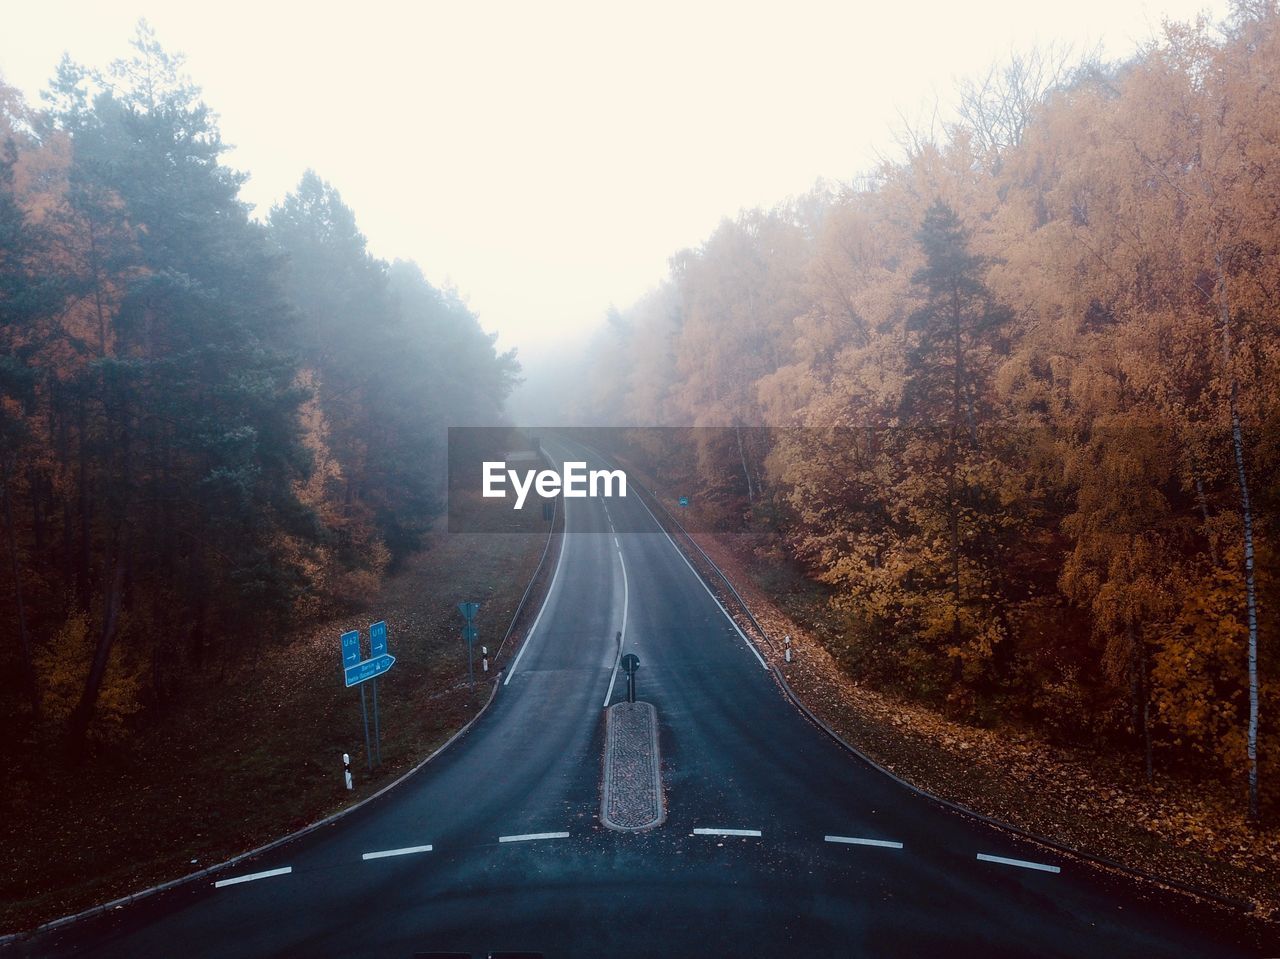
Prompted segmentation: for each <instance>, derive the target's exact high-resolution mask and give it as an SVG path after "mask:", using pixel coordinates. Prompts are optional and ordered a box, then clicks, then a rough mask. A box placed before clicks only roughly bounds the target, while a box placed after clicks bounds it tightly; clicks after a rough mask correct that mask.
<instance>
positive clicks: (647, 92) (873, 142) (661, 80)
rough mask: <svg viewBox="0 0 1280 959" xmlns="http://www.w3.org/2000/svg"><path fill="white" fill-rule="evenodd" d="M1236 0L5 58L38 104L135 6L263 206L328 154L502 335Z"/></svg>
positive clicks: (757, 10) (246, 31)
mask: <svg viewBox="0 0 1280 959" xmlns="http://www.w3.org/2000/svg"><path fill="white" fill-rule="evenodd" d="M1226 6H1227V4H1226V0H1214V2H1203V0H1072V2H1070V3H1056V2H1055V3H1045V2H1039V0H1020V2H1003V0H1002V2H986V3H984V2H976V3H956V2H954V0H952V2H933V0H916V2H911V3H902V2H894V0H878V2H874V3H866V2H863V3H854V2H845V3H833V4H819V3H807V2H796V0H791V2H785V3H784V2H779V3H776V4H771V5H757V4H750V3H746V2H742V0H739V2H733V3H716V4H698V3H694V2H688V0H686V2H682V3H680V2H677V3H668V2H665V0H661V2H654V0H632V2H629V3H626V4H614V3H605V2H601V0H594V2H585V3H573V4H561V3H530V2H524V3H509V4H505V3H504V4H493V3H480V2H465V0H462V2H449V3H435V2H419V3H380V2H370V0H366V2H364V3H360V4H355V3H350V2H347V3H342V4H337V3H332V4H330V3H321V2H309V3H305V4H302V3H299V4H293V3H289V4H286V3H277V2H270V0H257V2H254V3H245V2H241V0H224V2H218V3H194V2H168V3H162V2H155V0H110V2H107V0H99V2H87V0H86V2H65V0H62V2H60V0H40V2H38V3H28V4H22V5H17V4H13V5H10V6H9V9H8V10H6V12H5V13H4V15H3V20H4V24H3V28H2V29H0V74H3V75H4V77H5V78H6V79H7V80H8V82H10V83H12V84H15V85H16V86H18V87H19V88H20V89H22V90H23V91H24V92H25V93H26V94H27V96H28V99H29V100H31V101H32V102H33V103H35V102H38V101H37V95H38V92H39V90H40V89H41V88H42V87H43V86H44V85H45V83H46V81H47V80H48V78H49V77H50V76H51V75H52V72H53V69H54V66H55V64H56V63H57V61H58V59H59V57H60V56H61V55H62V53H63V52H64V51H66V52H69V53H70V54H71V55H72V57H73V58H74V59H76V60H78V61H80V62H82V63H86V64H89V65H92V66H105V65H106V63H107V62H108V61H110V60H111V59H113V58H114V57H117V56H120V55H123V54H124V53H125V52H126V50H127V42H128V39H129V37H130V36H131V35H132V33H133V25H134V22H135V21H136V20H137V19H138V17H146V18H147V19H148V20H150V22H151V23H152V25H153V26H154V27H155V29H156V32H157V34H158V35H159V38H160V40H161V42H162V43H164V44H165V46H166V47H167V48H168V49H170V50H175V51H181V52H183V53H185V54H186V55H187V58H188V64H187V65H188V69H189V71H190V73H191V75H192V77H193V79H194V80H195V81H196V82H197V83H199V84H200V85H201V86H203V87H204V91H205V96H206V99H207V100H208V102H209V104H210V105H211V106H212V107H213V108H214V109H215V110H216V111H218V113H219V114H221V125H222V130H223V135H224V138H225V139H226V140H227V141H228V142H229V143H232V144H235V150H234V151H233V152H232V153H231V154H230V155H229V162H230V163H231V164H233V165H235V166H237V167H239V168H241V169H245V170H247V171H249V172H250V173H251V174H252V179H251V180H250V181H249V184H248V186H247V188H246V193H245V195H246V198H247V199H249V200H250V201H252V202H254V203H256V204H257V205H258V212H259V213H260V214H265V212H266V211H267V209H269V207H270V206H271V204H272V203H274V202H275V201H277V200H278V199H279V198H280V197H281V196H283V194H284V193H285V192H287V191H288V190H289V189H291V188H292V187H293V186H294V185H295V184H296V183H297V181H298V179H299V177H300V176H301V174H302V172H303V170H304V169H306V168H307V167H313V168H314V169H316V170H317V171H318V172H319V173H320V175H321V176H323V177H325V178H326V179H328V180H330V181H331V182H333V183H334V185H335V186H337V187H338V189H339V190H340V191H341V192H342V194H343V197H344V199H345V200H346V201H347V203H349V204H350V205H351V206H352V207H353V208H354V209H355V211H356V215H357V217H358V219H359V222H360V226H361V228H362V229H363V230H364V232H365V233H366V235H367V236H368V237H369V241H370V246H371V248H372V250H373V251H374V253H376V254H377V255H379V256H383V257H386V258H388V259H390V258H393V257H405V258H412V259H415V260H417V261H418V262H419V263H420V264H421V266H422V267H423V269H424V271H425V272H426V274H427V276H428V277H429V278H430V279H432V280H433V281H434V282H437V283H443V282H446V281H449V282H452V283H453V284H455V285H456V286H457V287H458V288H459V289H460V290H461V292H462V293H463V294H464V295H465V296H466V297H467V299H468V300H469V302H470V303H471V305H472V307H473V308H474V309H475V310H476V311H477V312H478V313H479V314H480V318H481V322H482V323H483V325H484V326H485V327H486V328H487V329H489V330H497V331H499V332H500V334H501V340H500V342H501V343H502V344H503V345H506V346H518V347H521V349H522V352H523V353H525V354H526V356H530V357H536V355H537V354H538V353H540V352H542V349H541V348H540V347H545V344H546V343H547V342H548V341H550V340H552V339H554V338H557V337H559V336H560V335H563V334H564V333H568V332H572V331H580V330H583V329H584V328H586V327H589V326H591V325H594V324H595V323H596V322H597V321H598V320H599V319H600V317H601V315H602V314H603V312H604V310H605V308H606V307H607V306H608V305H609V304H610V303H616V304H617V305H619V306H625V305H628V304H629V303H630V302H632V301H633V300H635V299H636V298H637V297H638V296H639V295H640V294H641V293H643V292H644V291H645V290H646V289H648V288H649V287H650V286H652V285H653V284H655V283H656V282H657V281H658V280H659V279H660V278H661V277H662V276H663V275H664V273H665V271H666V262H667V258H668V257H669V256H670V255H671V254H672V253H673V252H675V251H676V250H678V249H680V248H681V247H686V246H690V245H694V244H697V243H698V242H699V241H700V240H702V239H703V238H704V237H705V236H706V235H707V234H708V233H710V231H711V230H712V229H713V228H714V227H715V225H716V223H717V222H718V221H719V220H720V218H721V217H722V216H725V215H732V214H734V213H736V212H737V211H738V210H739V209H741V208H744V207H751V206H757V205H764V206H771V205H773V204H774V203H776V202H778V201H779V200H782V199H783V198H785V197H786V196H788V195H791V194H796V193H801V192H804V191H805V190H807V189H808V188H809V187H811V186H812V185H813V183H814V182H815V180H816V179H817V178H818V177H826V178H828V179H834V180H846V179H849V178H850V177H852V176H854V175H855V174H857V173H859V172H863V171H865V170H867V169H869V168H870V167H871V166H872V165H873V163H874V159H875V156H876V155H877V153H891V152H892V151H893V149H894V146H893V143H894V140H893V133H894V130H895V128H896V127H898V126H899V125H900V121H899V115H900V113H905V114H916V113H918V112H919V111H920V109H921V107H922V105H923V104H925V103H931V102H933V100H934V99H935V97H938V96H940V97H942V98H943V99H944V100H945V99H946V98H948V97H949V96H950V94H951V91H952V90H953V88H954V86H955V82H956V80H957V79H958V78H962V77H966V76H972V75H975V74H977V73H980V72H982V71H983V70H984V69H985V68H986V67H987V66H988V65H989V64H990V63H991V62H992V61H993V60H995V59H998V58H1002V57H1004V56H1005V55H1007V54H1008V52H1009V51H1010V50H1011V49H1013V48H1025V47H1027V46H1030V45H1032V44H1035V43H1037V42H1040V43H1044V42H1048V41H1051V40H1058V41H1066V42H1073V43H1075V44H1077V45H1080V46H1091V45H1093V44H1095V43H1101V44H1102V47H1103V51H1104V53H1105V54H1106V55H1107V56H1108V57H1120V56H1125V55H1127V54H1128V53H1130V52H1132V51H1133V50H1134V49H1136V48H1137V46H1138V45H1139V44H1141V43H1142V42H1144V41H1145V40H1148V39H1149V38H1150V37H1151V36H1152V35H1153V34H1154V32H1155V31H1156V30H1158V28H1159V24H1160V22H1161V20H1162V19H1163V18H1165V17H1170V18H1173V19H1177V20H1181V19H1189V18H1191V17H1193V16H1195V14H1196V13H1197V12H1198V11H1201V10H1206V11H1208V12H1209V13H1210V14H1211V15H1213V16H1214V17H1215V18H1218V17H1221V16H1222V15H1224V13H1225V11H1226Z"/></svg>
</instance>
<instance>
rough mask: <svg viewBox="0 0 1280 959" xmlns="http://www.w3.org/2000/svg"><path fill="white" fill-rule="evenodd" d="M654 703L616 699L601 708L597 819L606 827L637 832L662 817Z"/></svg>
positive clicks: (662, 805) (659, 821)
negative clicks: (601, 773) (601, 766)
mask: <svg viewBox="0 0 1280 959" xmlns="http://www.w3.org/2000/svg"><path fill="white" fill-rule="evenodd" d="M661 769H662V765H661V760H660V758H659V756H658V714H657V712H656V711H655V710H654V708H653V704H652V703H615V704H614V705H612V706H610V707H609V709H608V710H607V711H606V712H605V739H604V789H603V792H602V796H601V800H600V818H601V820H602V821H603V822H604V824H605V825H606V826H608V827H609V828H610V829H621V830H623V831H626V832H639V831H640V830H642V829H652V828H653V827H654V826H658V825H661V823H662V821H663V819H665V818H666V815H667V811H666V806H665V804H664V803H663V799H662V772H661Z"/></svg>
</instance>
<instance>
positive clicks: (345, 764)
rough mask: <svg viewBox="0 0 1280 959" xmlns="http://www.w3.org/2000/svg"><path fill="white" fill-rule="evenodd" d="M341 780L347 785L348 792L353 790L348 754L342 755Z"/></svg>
mask: <svg viewBox="0 0 1280 959" xmlns="http://www.w3.org/2000/svg"><path fill="white" fill-rule="evenodd" d="M342 778H343V781H344V782H346V784H347V791H348V792H350V791H351V790H352V789H354V788H355V786H354V785H353V784H352V782H351V756H350V754H348V753H343V754H342Z"/></svg>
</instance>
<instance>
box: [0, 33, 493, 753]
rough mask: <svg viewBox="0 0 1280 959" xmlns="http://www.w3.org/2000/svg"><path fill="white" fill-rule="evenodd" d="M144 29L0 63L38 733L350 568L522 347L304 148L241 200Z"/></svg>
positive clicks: (355, 583)
mask: <svg viewBox="0 0 1280 959" xmlns="http://www.w3.org/2000/svg"><path fill="white" fill-rule="evenodd" d="M134 46H135V53H134V55H133V56H132V57H131V58H129V59H126V60H122V61H120V62H117V63H116V64H114V65H113V67H112V68H111V70H110V71H109V72H107V73H104V74H98V73H95V72H93V71H89V70H86V69H84V68H81V67H79V66H77V65H76V64H74V63H72V62H71V61H70V60H64V61H63V63H62V66H61V67H60V69H59V71H58V75H57V78H56V79H55V81H54V82H53V83H52V84H51V86H50V88H49V90H48V92H47V94H46V100H47V102H46V104H45V105H44V107H43V108H42V109H35V108H33V107H31V106H28V105H26V104H24V103H23V102H22V101H21V100H20V99H19V97H18V95H17V93H16V92H15V91H14V90H13V89H11V88H7V87H4V86H0V147H2V150H3V152H2V153H0V341H2V348H0V490H2V492H3V520H4V530H3V533H4V539H3V549H4V582H3V587H2V588H3V594H2V595H3V600H2V603H3V609H4V618H5V625H4V630H5V633H6V635H8V636H11V637H12V641H10V642H7V643H6V644H5V649H4V652H3V656H4V663H5V666H4V675H5V680H4V687H3V700H2V701H3V704H4V705H3V715H4V716H6V717H7V720H13V719H14V718H16V719H17V721H18V726H17V731H16V735H17V736H18V738H19V741H21V742H24V743H26V744H27V747H28V748H36V747H40V748H39V750H38V753H40V754H44V755H54V756H57V755H60V754H63V751H64V750H65V752H66V754H67V755H70V756H76V755H78V754H83V752H84V750H85V748H86V747H87V746H92V745H102V744H110V743H111V742H113V741H117V740H120V739H123V738H125V737H127V736H128V735H130V732H131V730H135V729H137V728H138V724H139V723H141V724H144V725H149V726H154V725H155V724H156V723H158V722H160V721H161V718H162V717H164V716H166V715H169V714H170V713H171V712H172V710H173V709H174V708H175V707H176V706H177V704H179V703H180V701H181V694H182V692H183V690H184V688H186V686H187V684H189V682H190V681H191V679H192V677H196V676H201V675H203V674H204V673H207V672H208V669H207V668H206V667H205V664H208V663H211V662H214V661H218V662H224V661H225V658H224V657H225V655H233V654H235V653H236V652H237V650H239V651H243V650H246V649H250V648H252V646H253V645H255V644H258V643H261V642H263V641H268V640H270V639H271V637H272V636H273V635H275V634H276V633H278V632H280V631H287V629H288V627H290V626H291V625H292V624H294V623H296V622H298V621H300V620H304V619H306V618H308V617H310V618H314V617H315V616H316V615H318V614H319V613H320V612H322V611H324V610H326V609H329V610H332V609H339V608H343V606H344V604H346V605H349V604H350V603H351V602H352V601H353V600H355V599H358V598H359V597H361V596H363V595H364V594H366V593H367V592H368V590H369V589H370V588H371V586H372V585H374V584H376V583H377V582H378V581H379V579H380V578H381V577H382V576H383V574H384V573H386V572H388V571H393V570H394V569H395V568H397V566H398V565H399V564H400V563H402V562H403V561H404V560H405V558H406V557H407V556H409V555H410V554H412V553H413V552H414V551H415V550H417V549H418V548H419V547H420V545H421V539H422V535H423V533H424V532H425V531H426V530H427V529H428V528H429V527H430V525H431V523H432V522H433V519H434V518H435V517H436V516H438V515H440V513H441V511H442V509H443V492H442V490H443V471H444V469H445V457H444V443H445V438H446V429H447V427H448V426H449V425H452V424H456V423H487V422H493V421H495V418H496V417H497V415H498V412H499V410H500V409H501V406H502V403H503V400H504V399H505V397H506V395H507V393H508V391H509V390H510V388H511V386H512V385H513V384H514V382H515V378H516V373H517V370H518V367H517V366H516V363H515V360H514V358H513V356H511V355H499V354H498V353H497V352H496V351H495V348H494V341H493V337H492V336H490V335H488V334H485V333H484V332H483V331H482V330H481V328H480V326H479V324H478V322H477V320H476V318H475V316H474V315H472V313H471V312H470V311H469V310H468V309H467V307H466V306H465V305H464V303H463V302H462V301H461V299H460V298H459V297H458V296H457V294H455V293H453V292H451V291H448V290H440V289H436V288H434V287H433V286H431V285H430V284H429V283H428V282H427V281H426V280H425V279H424V277H423V275H422V273H421V271H420V270H419V269H418V267H417V266H415V265H414V264H413V263H411V262H395V263H393V264H387V263H384V262H381V261H378V260H376V259H374V258H373V257H372V256H370V255H369V253H368V252H367V251H366V249H365V240H364V238H363V236H362V235H361V234H360V233H359V231H358V230H357V228H356V225H355V218H354V215H353V213H352V211H351V210H350V209H349V208H347V207H346V206H345V205H344V204H343V203H342V200H341V198H340V197H339V196H338V194H337V192H336V191H335V190H334V189H333V188H332V187H331V186H329V185H328V184H327V183H326V182H325V181H323V180H322V179H321V178H320V177H318V176H317V175H315V174H313V173H307V174H306V176H304V177H303V179H302V181H301V182H300V183H299V184H298V186H297V188H296V190H294V191H293V192H292V193H290V194H289V195H288V197H286V198H285V199H284V201H283V202H281V203H280V204H279V205H277V206H276V207H275V208H274V209H272V210H271V211H270V214H269V216H267V217H266V221H265V222H257V221H253V220H251V219H250V216H249V210H248V207H247V206H246V205H245V204H244V203H242V202H241V201H240V199H239V197H238V191H239V188H240V185H241V183H242V182H243V179H244V177H243V175H242V174H240V173H238V172H236V171H233V170H231V169H229V168H228V167H226V166H225V165H223V164H222V163H220V161H219V156H220V154H221V153H222V152H223V149H224V146H223V144H222V142H221V139H220V137H219V133H218V127H217V125H216V121H215V118H214V117H213V116H212V115H211V113H210V111H209V109H208V107H207V106H205V105H204V103H203V102H202V100H201V99H200V95H199V91H198V89H196V88H195V87H194V86H193V85H192V84H191V83H190V81H189V80H187V79H186V78H185V75H184V73H183V71H182V68H181V62H180V60H179V59H178V58H176V57H174V56H171V55H170V54H168V53H167V52H166V51H165V50H164V49H163V48H162V47H161V46H160V44H159V42H158V41H157V40H156V39H155V37H154V35H153V34H152V33H151V32H150V31H149V30H148V29H147V28H146V26H145V25H143V26H142V27H141V28H140V30H139V34H138V37H137V39H136V40H135V44H134ZM202 671H203V672H202ZM217 672H218V670H217V669H214V670H213V675H215V676H216V674H217Z"/></svg>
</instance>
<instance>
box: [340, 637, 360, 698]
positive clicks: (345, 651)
mask: <svg viewBox="0 0 1280 959" xmlns="http://www.w3.org/2000/svg"><path fill="white" fill-rule="evenodd" d="M358 662H360V633H359V632H357V631H356V630H354V629H353V630H352V631H351V632H349V633H343V634H342V668H343V669H346V668H348V667H350V666H354V665H355V664H356V663H358ZM347 685H351V684H350V683H348V684H347Z"/></svg>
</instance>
